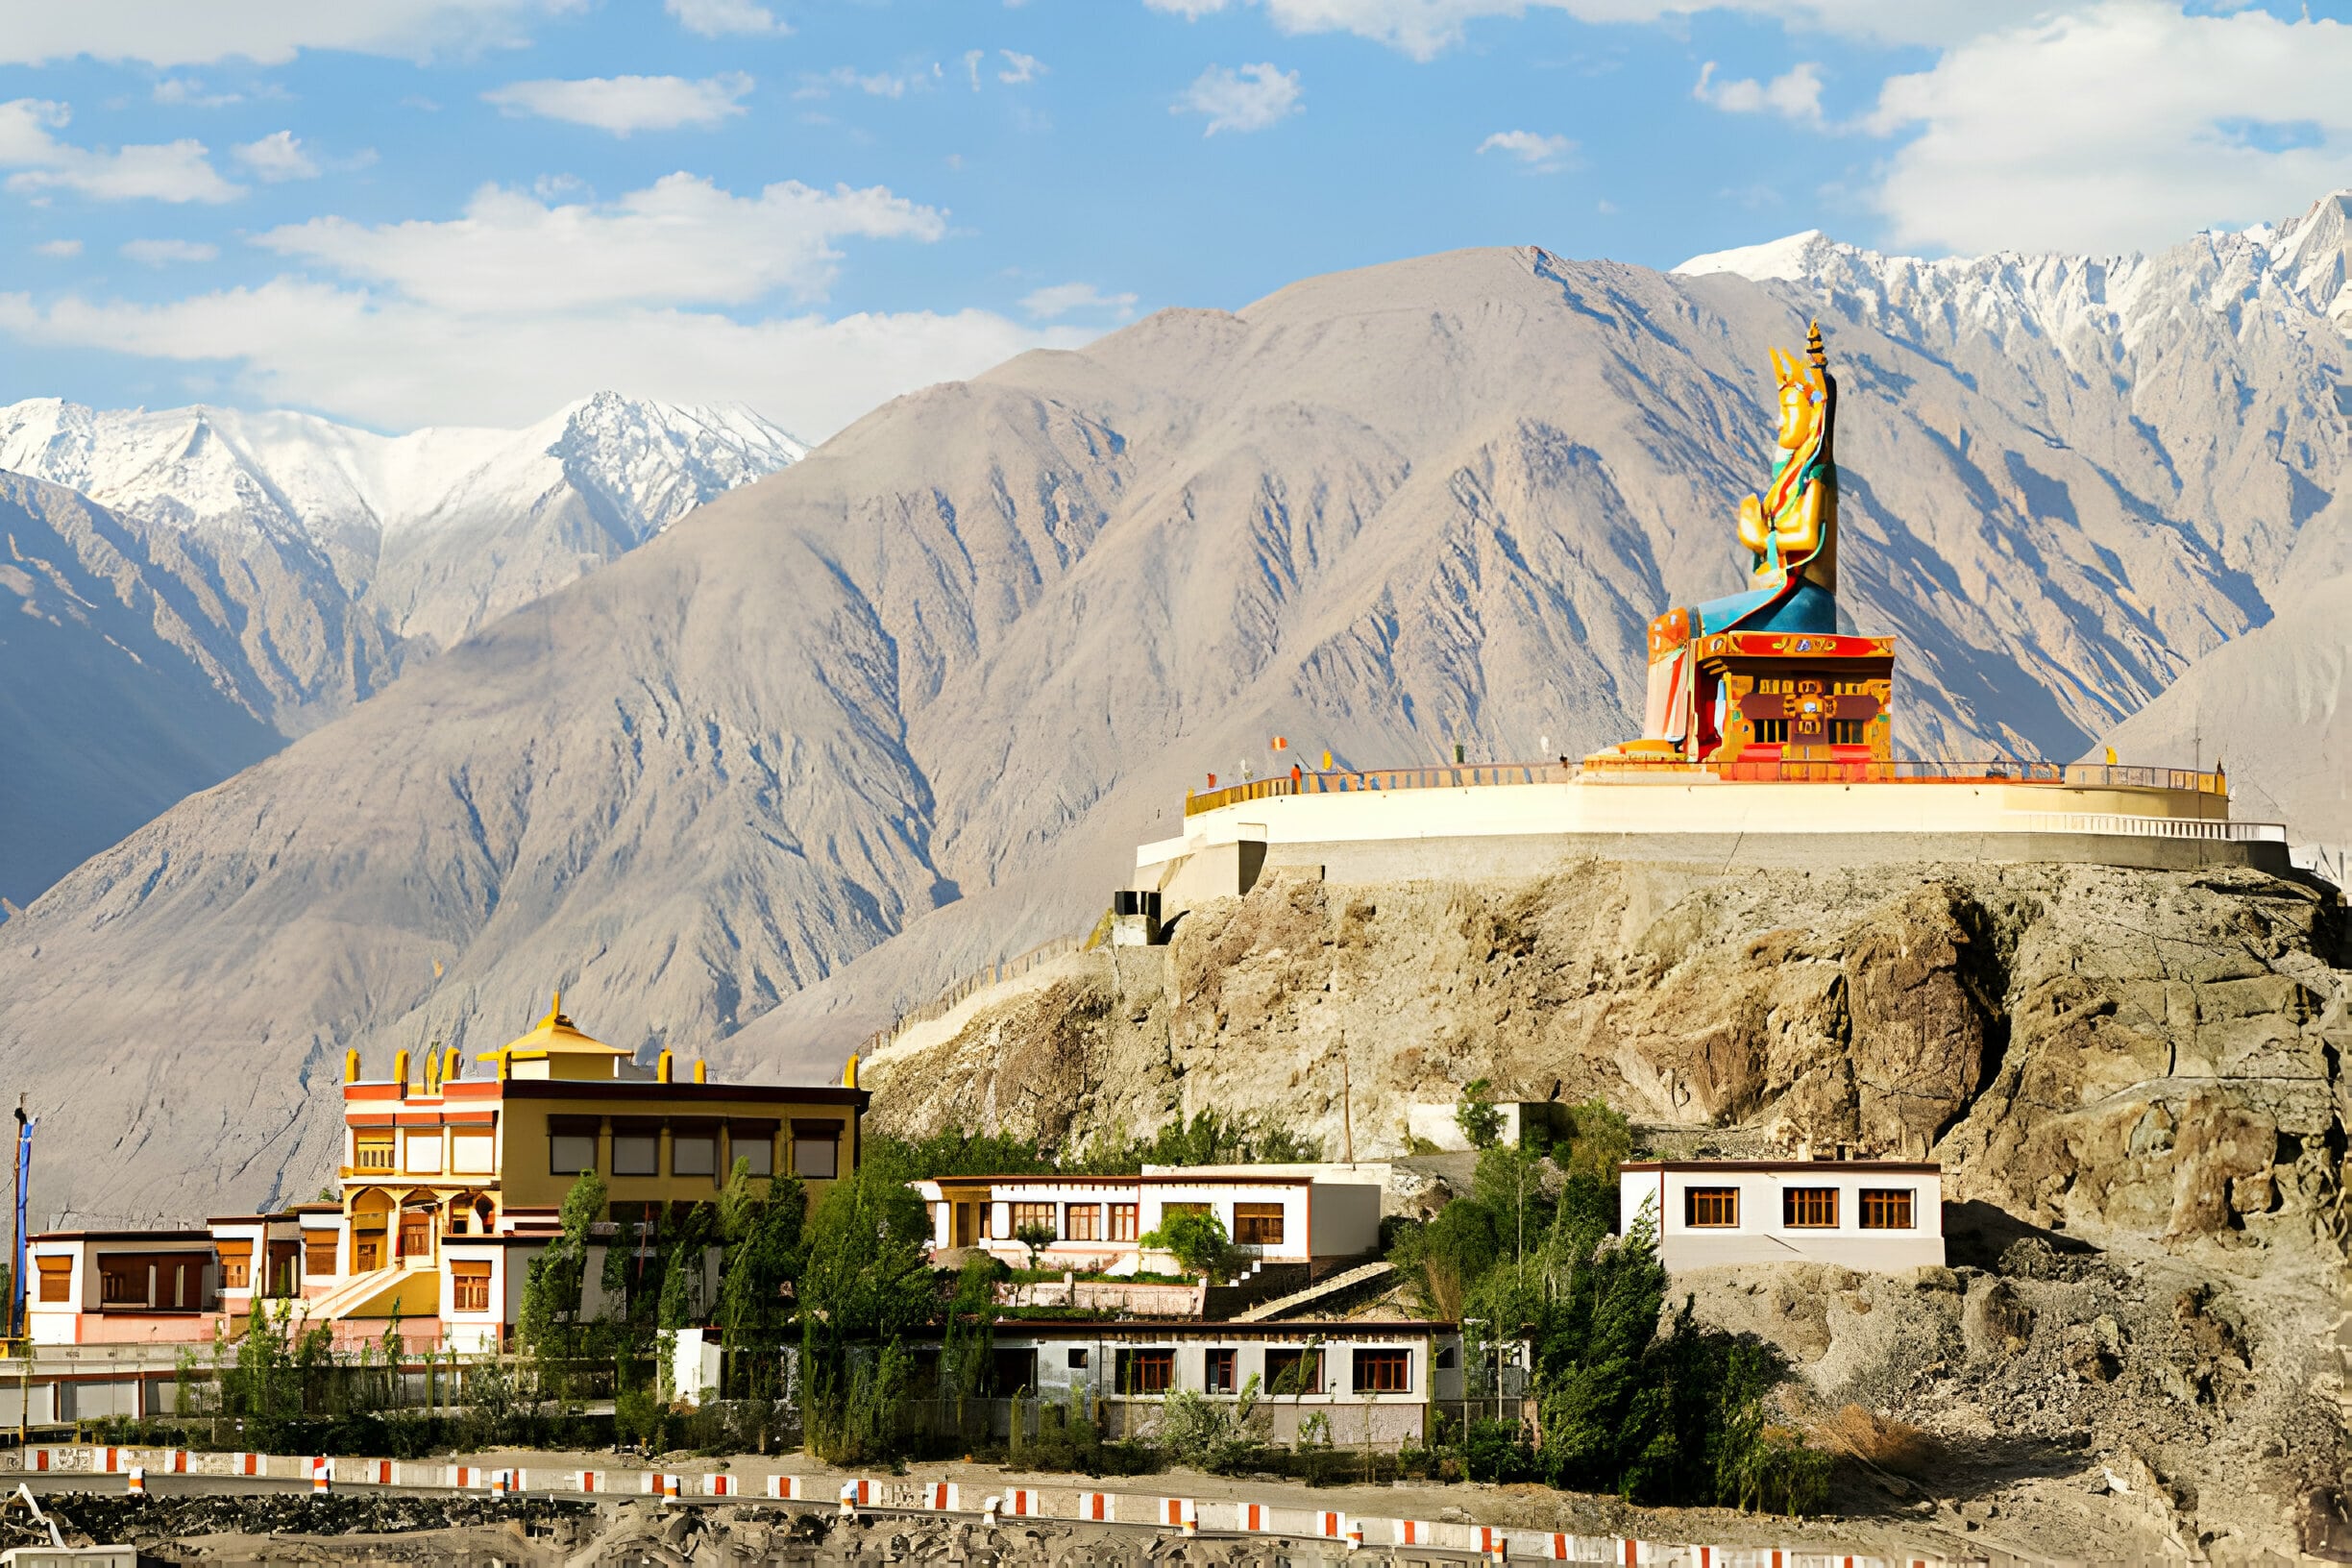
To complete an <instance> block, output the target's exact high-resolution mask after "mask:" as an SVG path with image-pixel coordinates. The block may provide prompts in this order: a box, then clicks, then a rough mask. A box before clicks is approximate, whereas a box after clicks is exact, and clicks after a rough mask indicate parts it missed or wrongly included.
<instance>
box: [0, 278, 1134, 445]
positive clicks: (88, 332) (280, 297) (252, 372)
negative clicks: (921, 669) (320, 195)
mask: <svg viewBox="0 0 2352 1568" xmlns="http://www.w3.org/2000/svg"><path fill="white" fill-rule="evenodd" d="M0 331H8V332H12V333H14V334H16V335H17V336H20V337H23V338H25V339H27V340H30V341H34V342H38V343H43V344H50V345H57V346H66V347H86V348H100V349H107V350H110V351H113V352H116V353H123V354H135V355H147V356H150V357H154V358H160V359H169V360H175V361H180V362H184V363H206V362H209V363H216V364H226V365H228V366H230V367H232V374H233V380H234V382H235V384H236V385H237V387H238V389H239V392H240V394H241V395H242V396H244V397H246V398H248V399H249V400H251V401H252V402H254V403H257V404H274V405H283V404H300V405H302V406H306V407H311V408H318V409H322V410H324V411H326V412H328V413H331V414H334V415H337V416H339V417H342V418H346V419H353V420H357V421H360V422H361V423H364V424H368V425H372V426H375V427H377V428H379V429H414V428H416V427H417V426H420V425H429V424H468V425H502V426H509V427H513V426H521V425H526V424H528V423H529V422H530V421H532V420H534V419H539V418H542V417H544V416H545V415H546V413H547V411H548V410H549V409H550V408H553V407H557V406H560V405H561V404H565V403H567V402H569V401H571V400H572V399H574V398H576V397H578V396H579V395H580V388H582V387H590V386H610V387H615V388H618V389H620V390H622V391H625V392H630V393H634V394H637V395H640V396H645V397H653V398H666V399H670V400H672V401H675V402H680V403H693V402H705V403H707V402H725V401H740V402H743V403H747V404H751V405H752V406H754V407H756V408H758V409H759V410H760V411H761V412H762V413H765V414H768V415H769V416H771V417H772V418H773V419H775V420H776V421H777V423H779V424H781V425H783V426H784V427H785V428H786V429H790V430H792V431H794V432H795V433H796V434H799V435H801V436H803V437H805V438H807V439H810V440H821V439H823V438H824V437H825V436H827V435H830V434H832V433H833V432H834V431H835V430H837V429H840V428H841V427H842V426H844V425H845V424H847V423H848V422H849V421H850V420H852V419H855V418H856V417H857V416H858V415H860V414H863V413H865V412H866V411H867V410H868V409H870V408H871V407H873V406H874V405H875V404H880V403H882V402H884V401H886V400H888V399H890V398H893V397H895V396H897V395H899V394H900V393H903V392H909V391H912V390H914V389H915V388H917V387H919V386H925V385H928V384H930V383H931V382H934V381H940V380H954V379H959V378H963V377H969V376H975V375H977V374H979V373H980V372H981V371H983V370H986V369H988V368H989V367H990V366H992V365H994V364H998V363H1001V362H1002V361H1003V360H1005V359H1008V358H1010V357H1012V356H1013V355H1016V354H1019V353H1021V352H1023V351H1024V350H1028V349H1033V348H1075V347H1077V346H1078V345H1079V344H1081V343H1084V342H1085V341H1086V340H1087V339H1088V338H1090V337H1091V336H1093V335H1094V334H1093V333H1092V332H1090V331H1084V330H1081V329H1077V328H1035V327H1023V326H1020V325H1018V324H1017V323H1015V322H1012V321H1008V320H1007V319H1005V318H1004V317H1002V316H999V315H995V314H993V313H992V312H989V311H985V310H964V311H959V312H957V313H955V314H952V315H941V314H936V313H932V312H928V311H911V312H905V313H901V314H895V315H881V314H866V313H860V314H857V315H851V316H845V317H841V318H839V319H837V320H826V319H824V318H823V317H821V316H817V315H794V316H784V317H776V318H771V319H767V320H761V321H748V322H746V321H736V320H733V319H730V318H728V317H726V316H723V315H717V314H711V313H705V312H700V311H692V310H672V309H649V308H628V309H621V310H597V311H583V312H577V313H574V312H560V311H559V312H544V311H529V310H519V311H499V312H493V313H486V314H482V315H453V314H452V313H450V312H448V311H444V310H439V309H435V308H432V307H429V306H420V305H416V304H413V303H409V302H404V301H399V300H384V299H378V298H375V297H372V296H370V295H369V294H368V293H366V292H364V291H362V290H356V289H342V288H335V287H331V286H328V285H325V284H320V283H313V282H302V281H300V280H295V279H287V278H281V279H278V280H275V281H274V282H269V283H265V284H263V285H261V286H259V287H257V288H251V289H229V290H223V291H219V292H215V293H208V294H203V295H198V296H196V297H194V298H190V299H185V300H180V301H177V302H174V303H171V304H167V305H159V306H143V305H131V304H123V303H94V302H89V301H85V300H82V299H78V298H67V299H64V300H61V301H58V302H56V303H54V304H52V305H49V306H45V307H43V306H36V305H34V304H33V302H32V301H31V300H30V299H29V298H28V297H27V296H25V295H23V294H0Z"/></svg>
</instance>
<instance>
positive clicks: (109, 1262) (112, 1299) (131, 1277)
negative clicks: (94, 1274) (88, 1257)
mask: <svg viewBox="0 0 2352 1568" xmlns="http://www.w3.org/2000/svg"><path fill="white" fill-rule="evenodd" d="M98 1304H99V1305H100V1306H101V1307H130V1306H138V1307H144V1306H146V1305H147V1260H146V1259H144V1258H137V1259H133V1258H102V1259H100V1260H99V1261H98Z"/></svg>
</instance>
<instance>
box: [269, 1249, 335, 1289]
mask: <svg viewBox="0 0 2352 1568" xmlns="http://www.w3.org/2000/svg"><path fill="white" fill-rule="evenodd" d="M332 1252H333V1249H332V1247H330V1248H329V1254H330V1255H329V1258H328V1263H329V1264H330V1266H331V1265H332V1264H333V1262H334V1259H333V1256H332ZM267 1259H268V1272H267V1273H266V1274H265V1275H264V1276H263V1277H262V1279H261V1282H260V1284H261V1293H262V1294H263V1295H265V1296H299V1295H301V1294H302V1243H301V1242H300V1241H272V1242H271V1243H270V1244H269V1252H268V1255H267Z"/></svg>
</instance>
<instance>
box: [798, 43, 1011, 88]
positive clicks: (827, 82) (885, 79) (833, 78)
mask: <svg viewBox="0 0 2352 1568" xmlns="http://www.w3.org/2000/svg"><path fill="white" fill-rule="evenodd" d="M980 53H981V51H980V50H977V49H975V50H973V51H972V52H971V55H967V56H966V57H965V61H964V62H965V64H966V65H967V66H968V67H970V68H971V72H972V84H973V86H978V85H979V80H980V72H979V67H978V65H977V63H976V61H974V60H973V58H972V57H973V56H976V55H978V54H980ZM939 75H940V68H939V67H938V66H937V65H934V66H932V67H931V74H930V75H929V76H925V75H924V74H923V73H922V72H920V71H913V72H909V73H908V74H907V75H904V76H897V75H894V74H892V73H891V72H889V71H872V72H867V71H860V70H859V69H857V67H855V66H853V65H836V66H834V67H833V68H832V69H831V70H829V71H827V72H825V74H824V75H822V76H812V77H809V78H807V79H806V85H805V86H802V87H801V88H800V90H798V91H797V92H796V93H794V94H793V96H794V97H795V98H827V97H830V96H832V92H833V89H834V88H835V87H845V88H848V89H850V90H852V91H855V92H862V93H864V94H866V95H867V96H868V97H869V98H903V97H905V96H906V95H907V93H908V92H909V91H910V90H911V89H919V88H922V87H927V86H930V85H931V83H932V81H933V80H934V79H935V78H937V77H938V76H939Z"/></svg>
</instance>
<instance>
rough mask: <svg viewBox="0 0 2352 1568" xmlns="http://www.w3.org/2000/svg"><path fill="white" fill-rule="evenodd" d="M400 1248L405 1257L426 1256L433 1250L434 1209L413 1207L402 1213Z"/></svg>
mask: <svg viewBox="0 0 2352 1568" xmlns="http://www.w3.org/2000/svg"><path fill="white" fill-rule="evenodd" d="M400 1250H401V1256H402V1257H403V1258H424V1257H429V1256H430V1254H431V1252H432V1211H431V1210H429V1209H411V1210H409V1211H408V1212H407V1213H404V1214H403V1215H401V1228H400Z"/></svg>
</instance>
